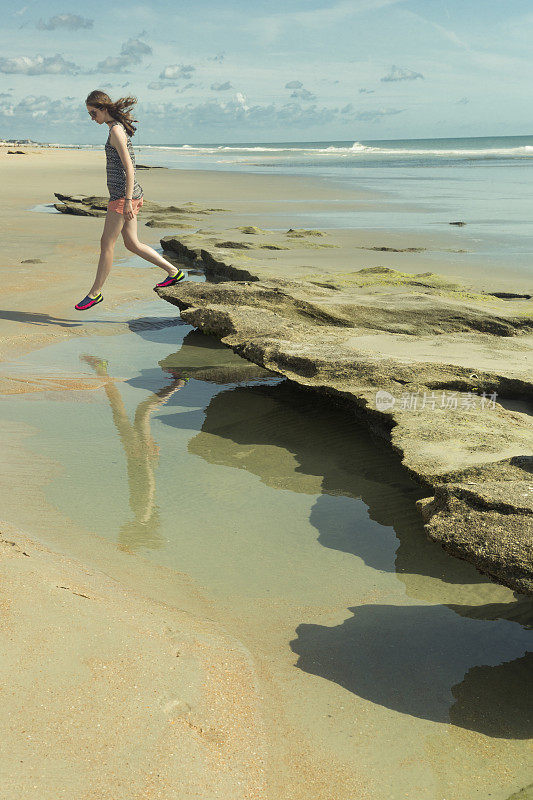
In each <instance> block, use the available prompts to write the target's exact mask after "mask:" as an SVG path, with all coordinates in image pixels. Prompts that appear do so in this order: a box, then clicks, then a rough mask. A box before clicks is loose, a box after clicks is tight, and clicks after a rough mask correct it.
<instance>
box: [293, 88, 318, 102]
mask: <svg viewBox="0 0 533 800" xmlns="http://www.w3.org/2000/svg"><path fill="white" fill-rule="evenodd" d="M291 97H292V98H294V99H295V100H306V101H310V100H316V95H315V94H313V92H310V91H308V89H304V88H303V87H302V88H301V89H295V90H294V91H293V92H291Z"/></svg>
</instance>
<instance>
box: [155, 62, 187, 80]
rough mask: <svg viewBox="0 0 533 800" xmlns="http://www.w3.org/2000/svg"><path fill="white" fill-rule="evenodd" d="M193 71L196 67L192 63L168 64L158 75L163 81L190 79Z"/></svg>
mask: <svg viewBox="0 0 533 800" xmlns="http://www.w3.org/2000/svg"><path fill="white" fill-rule="evenodd" d="M193 72H196V67H193V66H192V64H169V65H168V66H167V67H165V68H164V69H163V70H162V71H161V73H160V75H159V77H160V78H161V79H162V80H164V81H166V80H169V81H173V80H182V79H184V80H190V79H191V77H192V73H193Z"/></svg>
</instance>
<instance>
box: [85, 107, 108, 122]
mask: <svg viewBox="0 0 533 800" xmlns="http://www.w3.org/2000/svg"><path fill="white" fill-rule="evenodd" d="M87 111H88V112H89V114H90V116H91V119H92V120H94V121H95V122H97V123H98V124H99V125H101V124H102V122H103V121H104V115H105V109H103V108H95V107H94V106H89V105H88V106H87Z"/></svg>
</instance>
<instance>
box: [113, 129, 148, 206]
mask: <svg viewBox="0 0 533 800" xmlns="http://www.w3.org/2000/svg"><path fill="white" fill-rule="evenodd" d="M115 125H122V123H121V122H118V120H117V122H115V123H113V125H111V127H110V128H109V136H111V128H114V127H115ZM122 127H123V128H124V125H122ZM124 130H126V128H124ZM109 136H108V137H107V142H106V143H105V155H106V173H107V188H108V190H109V199H110V200H118V199H119V198H120V197H125V196H126V171H125V169H124V165H123V164H122V161H121V160H120V156H119V154H118V150H117V149H116V147H113V145H112V144H111V142H110V141H109ZM126 142H127V145H128V153H129V154H130V158H131V163H132V164H133V192H132V195H131V196H132V197H133V198H134V199H136V200H137V199H139V197H142V196H143V190H142V186H140V184H138V183H137V170H136V166H135V153H134V152H133V147H132V144H131V139H130V137H129V136H128V134H127V132H126Z"/></svg>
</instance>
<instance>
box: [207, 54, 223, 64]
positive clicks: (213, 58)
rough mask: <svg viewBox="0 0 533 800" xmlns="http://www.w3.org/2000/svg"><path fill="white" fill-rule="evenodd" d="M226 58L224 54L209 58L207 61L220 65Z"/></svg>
mask: <svg viewBox="0 0 533 800" xmlns="http://www.w3.org/2000/svg"><path fill="white" fill-rule="evenodd" d="M224 58H225V56H224V53H217V55H216V56H208V58H207V60H208V61H217V62H219V63H220V62H221V61H224Z"/></svg>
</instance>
